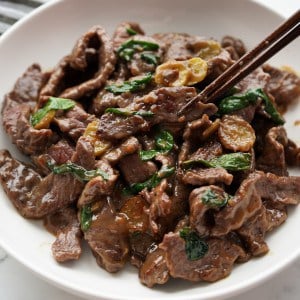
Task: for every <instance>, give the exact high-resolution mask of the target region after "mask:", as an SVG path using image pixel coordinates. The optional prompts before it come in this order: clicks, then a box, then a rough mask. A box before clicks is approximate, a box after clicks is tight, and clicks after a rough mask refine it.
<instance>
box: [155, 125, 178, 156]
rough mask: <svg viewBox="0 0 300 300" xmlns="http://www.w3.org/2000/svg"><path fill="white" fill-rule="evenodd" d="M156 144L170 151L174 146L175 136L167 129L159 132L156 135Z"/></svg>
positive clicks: (159, 147)
mask: <svg viewBox="0 0 300 300" xmlns="http://www.w3.org/2000/svg"><path fill="white" fill-rule="evenodd" d="M155 144H156V146H157V148H158V149H160V150H162V151H164V152H168V151H170V150H172V148H173V146H174V138H173V136H172V134H171V133H169V132H168V131H166V130H163V131H161V132H159V133H158V134H157V135H156V137H155Z"/></svg>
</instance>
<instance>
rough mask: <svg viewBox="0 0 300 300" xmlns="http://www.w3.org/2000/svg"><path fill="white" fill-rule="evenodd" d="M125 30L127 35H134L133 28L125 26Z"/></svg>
mask: <svg viewBox="0 0 300 300" xmlns="http://www.w3.org/2000/svg"><path fill="white" fill-rule="evenodd" d="M126 32H127V33H128V34H129V35H136V34H137V32H136V31H135V30H133V29H132V28H130V27H127V28H126Z"/></svg>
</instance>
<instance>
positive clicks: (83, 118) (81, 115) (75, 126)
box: [54, 105, 94, 141]
mask: <svg viewBox="0 0 300 300" xmlns="http://www.w3.org/2000/svg"><path fill="white" fill-rule="evenodd" d="M93 120H94V116H93V115H90V114H88V113H87V112H86V111H85V110H84V109H83V108H82V107H81V106H80V105H76V106H74V107H73V108H71V109H69V110H68V111H66V112H65V113H64V114H63V115H61V116H56V117H55V119H54V124H56V125H57V126H58V127H59V129H60V131H61V132H62V133H64V134H65V135H66V136H69V137H70V138H71V139H73V140H75V141H76V140H78V139H79V137H80V136H82V135H83V133H84V131H85V129H86V127H87V125H88V124H89V123H90V122H92V121H93Z"/></svg>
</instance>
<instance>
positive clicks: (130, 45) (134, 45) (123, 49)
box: [117, 40, 159, 61]
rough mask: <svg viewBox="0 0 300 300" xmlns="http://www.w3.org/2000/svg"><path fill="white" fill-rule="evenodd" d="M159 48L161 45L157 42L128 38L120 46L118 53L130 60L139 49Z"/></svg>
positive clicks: (153, 49) (155, 49)
mask: <svg viewBox="0 0 300 300" xmlns="http://www.w3.org/2000/svg"><path fill="white" fill-rule="evenodd" d="M158 48H159V45H158V44H156V43H152V42H147V41H140V40H136V41H135V40H128V41H126V42H125V43H123V44H122V45H121V46H120V47H119V48H118V50H117V53H118V55H119V56H120V57H121V58H123V59H125V60H126V61H130V60H131V59H132V57H133V54H134V53H135V52H137V51H139V52H142V51H157V50H158Z"/></svg>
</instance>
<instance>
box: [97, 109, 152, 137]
mask: <svg viewBox="0 0 300 300" xmlns="http://www.w3.org/2000/svg"><path fill="white" fill-rule="evenodd" d="M149 129H150V127H149V124H148V122H147V121H146V120H145V119H144V118H143V117H141V116H130V117H122V116H117V117H116V116H115V115H113V114H111V113H106V114H104V115H102V116H101V118H100V124H99V127H98V133H99V135H100V136H101V137H102V138H103V139H106V140H116V139H125V138H128V137H130V136H131V135H133V134H136V133H138V132H143V131H144V132H145V131H149Z"/></svg>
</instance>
